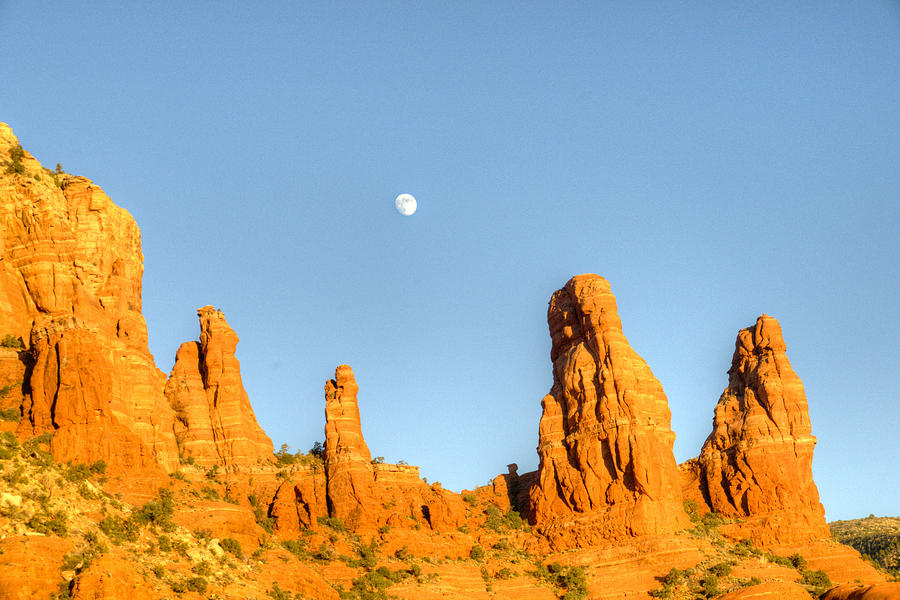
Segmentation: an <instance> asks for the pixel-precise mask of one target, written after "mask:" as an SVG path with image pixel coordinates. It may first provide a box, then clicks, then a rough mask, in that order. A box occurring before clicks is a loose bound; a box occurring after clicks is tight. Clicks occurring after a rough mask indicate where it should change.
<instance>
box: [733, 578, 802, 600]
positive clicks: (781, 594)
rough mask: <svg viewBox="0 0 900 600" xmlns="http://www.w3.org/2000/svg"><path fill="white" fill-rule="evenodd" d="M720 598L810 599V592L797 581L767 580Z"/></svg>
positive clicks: (749, 599)
mask: <svg viewBox="0 0 900 600" xmlns="http://www.w3.org/2000/svg"><path fill="white" fill-rule="evenodd" d="M719 600H809V592H807V591H806V589H805V588H803V587H801V586H799V585H797V584H796V583H788V582H786V581H767V582H766V583H761V584H759V585H751V586H750V587H745V588H743V589H740V590H735V591H733V592H729V593H727V594H725V595H724V596H719Z"/></svg>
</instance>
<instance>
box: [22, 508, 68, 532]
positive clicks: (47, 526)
mask: <svg viewBox="0 0 900 600" xmlns="http://www.w3.org/2000/svg"><path fill="white" fill-rule="evenodd" d="M26 525H28V527H30V528H31V529H33V530H35V531H37V532H38V533H43V534H44V535H48V534H50V533H52V534H54V535H57V536H59V537H65V535H66V534H67V533H68V527H67V525H66V515H65V513H63V512H62V511H60V510H58V511H55V512H52V513H50V512H41V513H38V514H36V515H34V516H33V517H31V519H29V520H28V523H26Z"/></svg>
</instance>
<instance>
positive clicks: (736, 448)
mask: <svg viewBox="0 0 900 600" xmlns="http://www.w3.org/2000/svg"><path fill="white" fill-rule="evenodd" d="M785 350H786V346H785V343H784V338H783V337H782V335H781V326H780V325H779V324H778V321H777V320H776V319H774V318H773V317H770V316H768V315H763V316H761V317H759V318H758V319H757V320H756V325H754V326H751V327H747V328H746V329H742V330H741V331H739V332H738V336H737V341H736V343H735V349H734V356H733V357H732V359H731V368H730V369H729V370H728V387H727V388H726V389H725V391H724V392H723V393H722V396H721V397H720V398H719V403H718V404H717V405H716V411H715V417H714V419H713V431H712V433H711V434H710V435H709V437H708V438H707V439H706V443H704V444H703V449H702V450H701V452H700V458H699V466H700V483H701V487H702V491H703V493H704V496H706V498H707V499H708V501H709V504H710V508H712V510H714V511H716V512H719V513H721V514H723V515H726V516H731V517H741V518H745V517H751V518H753V519H752V520H751V521H750V522H748V523H747V526H748V527H749V528H750V530H751V531H752V535H753V537H754V539H756V540H757V541H758V542H760V543H777V542H783V543H788V542H794V541H802V540H806V539H812V538H827V537H829V532H828V526H827V525H826V523H825V510H824V508H823V507H822V504H821V503H820V502H819V491H818V489H817V488H816V484H815V483H814V482H813V478H812V458H813V448H814V447H815V445H816V438H815V437H813V435H812V432H811V427H810V421H809V408H808V405H807V403H806V394H805V393H804V391H803V383H802V382H801V381H800V378H799V377H797V374H796V373H794V370H793V369H792V368H791V363H790V362H789V361H788V358H787V355H786V354H785Z"/></svg>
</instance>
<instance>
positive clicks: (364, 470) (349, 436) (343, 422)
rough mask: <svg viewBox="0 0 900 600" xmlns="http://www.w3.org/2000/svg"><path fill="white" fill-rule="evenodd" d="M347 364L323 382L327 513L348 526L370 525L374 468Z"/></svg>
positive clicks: (357, 388) (373, 500)
mask: <svg viewBox="0 0 900 600" xmlns="http://www.w3.org/2000/svg"><path fill="white" fill-rule="evenodd" d="M357 392H359V386H358V385H357V384H356V378H355V377H354V376H353V369H351V368H350V365H341V366H339V367H338V368H337V369H336V370H335V372H334V379H329V380H328V381H327V382H326V383H325V474H326V477H327V479H328V512H329V513H330V514H331V516H333V517H338V518H339V519H341V520H343V521H344V522H345V523H347V524H348V525H349V526H351V527H359V526H362V525H366V524H371V520H372V515H371V513H372V509H373V508H374V506H375V497H374V495H373V493H372V492H373V488H374V486H375V470H374V468H373V467H372V455H371V454H370V453H369V447H368V446H367V445H366V441H365V440H364V439H363V435H362V425H361V423H360V419H359V405H358V404H357V402H356V394H357Z"/></svg>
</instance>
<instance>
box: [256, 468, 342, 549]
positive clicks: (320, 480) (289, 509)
mask: <svg viewBox="0 0 900 600" xmlns="http://www.w3.org/2000/svg"><path fill="white" fill-rule="evenodd" d="M325 489H326V486H325V474H324V473H322V472H321V471H310V472H306V473H302V474H300V475H299V476H294V478H293V481H285V482H283V483H282V484H281V485H280V486H279V488H278V491H277V492H276V493H275V498H274V499H273V500H272V503H271V505H270V507H269V516H270V517H272V518H274V519H275V530H276V531H277V532H278V533H279V534H281V535H283V536H285V537H294V536H296V534H297V533H299V532H300V530H301V529H312V528H315V527H318V525H317V522H318V519H319V517H327V516H328V507H327V504H326V501H325V493H326V492H325Z"/></svg>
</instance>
